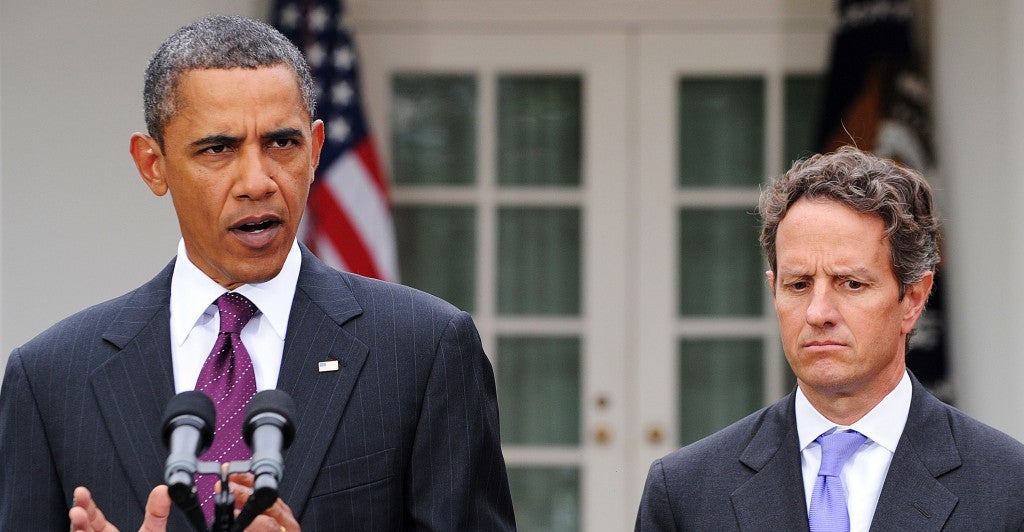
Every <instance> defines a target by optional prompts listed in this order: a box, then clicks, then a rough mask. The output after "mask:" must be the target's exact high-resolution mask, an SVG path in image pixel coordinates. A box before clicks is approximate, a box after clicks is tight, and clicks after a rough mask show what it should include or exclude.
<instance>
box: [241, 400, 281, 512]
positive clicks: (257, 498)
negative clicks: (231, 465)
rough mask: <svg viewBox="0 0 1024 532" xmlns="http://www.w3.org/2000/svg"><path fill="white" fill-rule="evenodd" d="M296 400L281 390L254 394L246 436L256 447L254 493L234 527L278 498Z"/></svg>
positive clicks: (250, 405) (253, 459)
mask: <svg viewBox="0 0 1024 532" xmlns="http://www.w3.org/2000/svg"><path fill="white" fill-rule="evenodd" d="M294 411H295V402H294V401H293V400H292V398H291V396H290V395H288V394H287V393H285V392H283V391H281V390H264V391H262V392H259V393H257V394H256V395H255V396H253V398H252V400H251V401H249V406H248V408H246V411H245V423H244V424H243V425H242V427H243V428H242V437H243V438H245V444H246V445H248V446H249V448H250V449H252V465H251V467H250V470H251V471H252V473H253V476H254V477H255V478H254V479H253V486H252V489H253V491H252V494H251V495H249V500H248V501H247V502H246V503H245V507H244V508H242V511H241V513H239V514H238V517H237V518H236V520H235V527H234V530H244V529H245V527H246V526H248V525H249V523H251V522H252V520H253V519H255V518H256V516H258V515H259V514H261V513H263V511H264V510H266V509H267V508H270V507H271V506H272V505H273V504H274V501H276V500H277V487H278V483H280V482H281V475H282V474H283V473H284V463H283V462H284V459H283V458H282V456H281V453H282V452H284V450H285V449H287V448H288V446H289V445H291V444H292V440H293V439H294V438H295V426H294V423H293V422H292V417H293V414H292V412H294Z"/></svg>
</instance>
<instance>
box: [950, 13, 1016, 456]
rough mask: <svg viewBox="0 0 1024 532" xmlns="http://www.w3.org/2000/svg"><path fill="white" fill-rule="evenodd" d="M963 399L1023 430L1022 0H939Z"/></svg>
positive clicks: (968, 406) (983, 414)
mask: <svg viewBox="0 0 1024 532" xmlns="http://www.w3.org/2000/svg"><path fill="white" fill-rule="evenodd" d="M934 13H935V27H934V29H933V31H934V33H933V39H934V40H933V44H934V46H935V48H934V50H935V57H934V60H935V63H934V75H935V90H936V100H937V105H936V111H937V115H936V119H937V122H938V137H937V144H938V152H939V154H940V157H941V161H940V163H941V165H942V169H943V170H942V171H943V177H944V179H943V182H944V183H946V187H947V188H948V190H947V191H946V192H947V193H946V194H945V195H944V199H946V200H947V204H946V206H945V208H944V209H943V210H944V212H945V213H946V217H945V222H946V236H947V243H946V250H945V254H946V257H947V259H948V271H949V274H950V277H949V281H950V284H949V287H950V304H949V307H950V318H951V322H952V325H953V327H952V330H951V340H952V342H951V348H952V353H953V354H954V357H953V364H954V365H953V375H954V386H955V387H956V393H957V397H958V405H959V406H960V407H961V408H962V409H963V410H966V411H967V412H969V413H971V414H973V415H975V416H976V417H979V418H981V419H982V420H983V421H987V422H989V423H990V424H992V425H995V426H996V427H998V428H1000V429H1003V430H1004V431H1006V432H1009V433H1010V434H1012V435H1013V436H1015V437H1017V438H1018V439H1024V415H1021V412H1024V394H1022V393H1021V392H1020V390H1021V382H1022V380H1024V379H1022V377H1024V347H1022V346H1024V281H1022V279H1024V276H1022V272H1024V231H1022V228H1024V213H1022V207H1021V206H1022V205H1024V201H1022V200H1024V108H1022V106H1021V101H1020V94H1021V92H1022V90H1024V49H1022V47H1021V42H1024V3H1021V2H1019V1H1018V0H991V1H987V2H962V1H960V0H939V1H938V2H936V5H935V11H934Z"/></svg>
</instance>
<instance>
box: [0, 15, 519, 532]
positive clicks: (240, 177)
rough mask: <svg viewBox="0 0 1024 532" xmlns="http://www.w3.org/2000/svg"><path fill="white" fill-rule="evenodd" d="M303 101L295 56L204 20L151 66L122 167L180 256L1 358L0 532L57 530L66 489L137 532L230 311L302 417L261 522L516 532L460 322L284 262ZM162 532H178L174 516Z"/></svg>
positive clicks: (266, 33) (491, 408)
mask: <svg viewBox="0 0 1024 532" xmlns="http://www.w3.org/2000/svg"><path fill="white" fill-rule="evenodd" d="M313 101H314V98H313V92H312V83H311V80H310V78H309V71H308V68H307V67H306V65H305V62H304V61H303V59H302V57H301V55H300V54H299V52H298V50H296V49H295V48H294V46H292V45H291V44H290V43H289V42H288V41H287V39H285V38H284V37H283V36H281V35H280V34H279V33H277V32H276V30H273V29H272V28H270V27H269V26H267V25H265V24H262V23H258V22H254V21H250V20H246V19H241V18H237V17H210V18H207V19H204V20H202V21H199V22H197V23H195V24H192V25H189V26H186V27H185V28H182V29H181V30H179V31H178V32H177V33H175V34H174V35H173V36H171V38H169V39H168V41H167V42H165V43H164V45H162V46H161V48H160V49H159V50H158V51H157V53H156V54H155V55H154V57H153V59H152V60H151V62H150V66H149V68H148V69H147V73H146V87H145V106H146V121H147V128H148V134H141V133H137V134H135V135H134V136H133V137H132V141H131V153H132V157H133V158H134V160H135V163H136V165H137V167H138V169H139V173H140V174H141V176H142V178H143V180H144V181H145V182H146V184H147V185H148V186H149V187H150V189H151V190H152V191H153V192H154V193H155V194H157V195H159V196H162V195H165V194H166V193H167V192H170V194H171V198H172V200H173V202H174V206H175V210H176V212H177V215H178V221H179V225H180V228H181V234H182V241H181V243H180V244H179V248H178V255H177V257H176V259H175V260H174V261H172V262H171V263H170V264H168V266H167V267H166V268H165V269H164V270H163V271H162V272H160V273H159V274H158V275H157V276H156V277H155V278H153V280H151V281H150V282H148V283H146V284H145V285H143V286H141V287H139V288H137V289H135V290H133V291H132V292H129V293H128V294H125V295H124V296H121V297H119V298H117V299H114V300H111V301H108V302H105V303H102V304H100V305H97V306H95V307H92V308H90V309H87V310H85V311H82V312H80V313H78V314H75V315H73V316H71V317H70V318H67V319H65V320H63V321H61V322H59V323H57V324H56V325H54V326H53V327H52V328H50V329H49V330H47V331H46V332H44V333H42V334H40V335H39V336H38V337H36V338H35V339H33V340H31V341H30V342H28V343H27V344H25V345H24V346H22V347H20V348H18V349H16V350H15V351H14V352H13V353H12V354H11V357H10V360H9V362H8V366H7V370H6V373H5V374H4V380H3V388H2V391H0V530H67V529H68V527H69V517H68V514H69V507H70V506H71V505H72V504H73V502H72V497H73V495H72V494H73V491H74V490H75V488H76V487H77V486H85V487H88V488H89V490H90V492H91V495H90V496H88V497H83V495H82V492H79V502H82V503H83V504H84V505H86V506H88V505H90V504H91V503H92V502H95V504H96V505H98V507H99V508H102V509H103V512H104V513H105V516H106V519H109V523H113V524H116V525H119V526H121V527H134V526H136V525H138V524H139V523H141V522H142V521H143V515H144V506H145V504H146V501H147V497H148V496H149V494H150V492H151V490H152V489H153V488H154V486H157V485H159V484H161V483H162V482H163V464H164V461H165V459H166V456H167V451H166V450H165V449H164V446H163V443H162V442H161V436H160V432H161V416H162V412H163V409H164V406H165V405H166V404H167V402H168V401H169V400H170V399H171V397H172V396H173V395H174V394H175V393H176V392H180V391H184V390H187V389H192V388H193V387H194V386H195V381H196V374H197V373H198V369H199V367H200V366H201V365H202V362H203V359H204V358H205V356H206V354H207V353H209V350H210V347H211V346H212V339H213V338H214V337H215V336H216V334H217V332H216V327H217V325H216V324H217V319H216V313H217V309H216V307H215V306H212V305H211V303H212V301H213V300H214V299H215V298H216V297H217V296H219V295H220V294H222V293H224V292H226V291H234V292H237V293H239V294H241V295H243V296H245V297H247V298H249V299H250V300H251V301H252V302H253V303H255V304H256V306H257V307H258V309H259V311H258V313H257V315H256V317H254V318H253V319H252V321H250V322H249V323H248V325H246V327H245V329H243V331H242V333H241V336H242V340H243V342H244V343H245V344H246V346H247V347H248V349H249V351H250V353H251V355H252V362H253V366H254V371H255V378H256V381H257V386H258V387H259V388H260V389H264V388H278V389H281V390H284V391H285V392H287V393H289V394H290V395H291V396H292V397H293V398H294V399H295V403H296V405H297V411H296V413H295V417H296V419H295V425H296V436H295V441H294V443H293V444H292V445H291V447H290V448H289V449H288V450H287V452H286V453H285V458H284V462H285V463H284V465H285V473H284V477H283V480H282V483H281V486H280V495H281V500H282V503H284V504H286V505H287V507H284V506H280V505H279V506H278V507H277V508H275V510H274V511H273V512H270V513H268V514H267V515H265V516H263V517H261V519H263V520H265V521H266V522H265V523H264V524H267V525H270V524H273V525H274V526H275V527H277V526H278V525H281V528H285V529H295V528H296V526H297V524H298V523H301V526H302V527H303V528H305V529H307V530H374V531H376V530H413V529H423V530H488V531H490V530H511V529H514V528H515V524H514V518H513V515H512V504H511V499H510V496H509V491H508V480H507V475H506V470H505V463H504V459H503V458H502V454H501V448H500V442H499V437H498V413H497V406H496V400H495V389H494V377H493V373H492V370H491V366H490V363H489V362H488V360H487V357H486V356H485V355H484V353H483V349H482V347H481V343H480V339H479V336H478V334H477V331H476V328H475V326H474V325H473V322H472V320H471V319H470V317H469V316H468V315H467V314H466V313H464V312H461V311H459V310H458V309H456V308H454V307H452V306H451V305H449V304H447V303H445V302H444V301H441V300H440V299H437V298H435V297H432V296H429V295H427V294H424V293H422V292H418V291H415V290H413V289H410V288H407V287H403V286H399V285H394V284H388V283H383V282H380V281H375V280H371V279H366V278H363V277H359V276H355V275H351V274H347V273H341V272H338V271H335V270H332V269H330V268H328V267H327V266H325V265H324V264H323V263H321V262H320V261H319V260H317V259H316V257H314V256H313V255H312V254H311V253H309V251H308V250H306V249H305V248H303V247H301V246H300V245H299V244H297V243H296V240H295V235H296V232H297V230H298V226H299V220H300V218H301V216H302V212H303V208H304V206H305V203H306V197H307V194H308V191H309V186H310V184H311V183H312V179H313V171H314V169H315V168H316V165H317V162H318V158H319V152H320V147H321V145H322V143H323V139H324V126H323V123H322V122H321V121H319V120H313V118H312V117H313V106H312V102H313ZM155 493H156V498H157V499H161V500H162V501H163V503H164V504H166V498H165V497H166V496H165V495H164V492H162V491H160V490H158V491H156V492H155ZM83 499H84V501H83ZM288 508H290V510H288ZM75 512H76V513H78V515H79V517H80V516H81V515H82V513H84V512H81V511H80V510H75ZM292 514H294V516H295V518H296V519H297V521H298V523H296V522H294V521H289V520H288V517H289V516H290V515H292ZM78 521H79V519H78V518H76V523H78ZM272 521H273V522H272ZM107 524H108V523H107V521H106V520H99V519H98V520H97V521H96V522H94V523H90V524H89V525H88V526H89V527H92V526H94V525H95V527H96V528H97V529H102V527H103V526H106V525H107ZM83 526H84V525H83ZM167 527H168V528H169V529H173V530H187V529H188V525H187V523H186V521H185V520H184V518H183V516H182V515H181V514H180V513H179V512H172V513H171V515H170V519H169V521H168V522H167Z"/></svg>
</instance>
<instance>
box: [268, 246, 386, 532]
mask: <svg viewBox="0 0 1024 532" xmlns="http://www.w3.org/2000/svg"><path fill="white" fill-rule="evenodd" d="M361 313H362V309H361V307H360V306H359V304H358V303H357V302H356V300H355V297H354V296H353V294H352V292H351V290H350V289H349V286H348V284H347V283H346V282H345V279H344V277H343V276H342V274H341V273H339V272H337V271H335V270H332V269H330V268H328V267H327V266H326V265H324V264H323V263H322V262H320V261H319V260H318V259H316V257H314V256H313V255H312V254H311V253H310V252H309V251H308V250H307V249H306V248H305V247H303V248H302V269H301V271H300V273H299V281H298V286H297V287H296V290H295V299H294V301H293V303H292V309H291V314H290V315H289V318H288V333H287V335H286V337H285V350H284V357H283V359H282V362H281V373H280V377H278V383H277V388H278V389H280V390H283V391H285V392H287V393H288V394H289V395H291V396H292V398H293V399H294V400H295V407H296V412H295V418H296V419H295V420H294V421H295V440H294V442H293V443H292V445H291V447H290V448H289V449H288V450H287V451H286V452H285V455H284V458H285V463H284V468H285V472H284V476H283V478H282V481H281V490H280V494H281V498H282V499H284V500H285V501H286V502H287V503H288V504H289V505H290V506H291V508H292V510H293V511H294V512H295V515H296V517H297V518H301V516H302V513H303V511H304V509H305V505H306V501H307V500H308V497H309V493H310V490H311V489H312V487H313V483H314V482H315V481H316V478H317V475H318V474H319V472H320V469H321V464H322V462H323V460H324V456H325V455H326V454H327V451H328V449H329V447H330V445H331V443H333V442H334V439H335V437H334V435H335V433H336V432H337V428H338V424H339V422H340V420H341V416H342V414H343V413H344V411H345V406H346V404H347V403H348V399H349V396H350V395H351V394H352V390H353V388H354V387H355V384H356V379H357V377H358V375H359V372H360V370H361V369H362V367H363V363H364V362H365V361H366V357H367V353H368V351H369V349H368V347H367V346H366V344H364V343H362V342H361V341H359V340H358V339H356V338H355V337H354V336H352V335H351V334H350V333H348V332H347V331H345V330H343V329H342V325H343V324H344V323H345V322H347V321H348V320H350V319H352V318H353V317H355V316H358V315H359V314H361ZM329 360H336V361H338V368H339V369H338V370H337V371H324V372H321V371H319V369H318V364H319V362H322V361H329Z"/></svg>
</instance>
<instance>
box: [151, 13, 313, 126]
mask: <svg viewBox="0 0 1024 532" xmlns="http://www.w3.org/2000/svg"><path fill="white" fill-rule="evenodd" d="M275 65H286V66H288V67H289V68H291V69H292V71H294V72H295V76H296V78H297V80H298V84H299V89H300V92H301V93H302V100H303V103H304V104H305V106H306V110H307V111H308V112H309V117H310V119H312V118H313V115H314V112H315V111H316V96H315V93H314V88H313V78H312V77H311V75H310V73H309V65H307V64H306V60H305V59H304V58H303V57H302V52H300V51H299V49H298V48H296V47H295V45H294V44H292V42H291V41H289V40H288V38H287V37H285V36H284V35H282V34H281V32H279V31H277V30H276V29H274V28H273V27H272V26H270V25H269V24H266V23H263V22H259V21H256V20H252V19H248V18H244V17H238V16H225V15H217V16H211V17H206V18H204V19H201V20H198V21H196V22H193V23H192V24H189V25H187V26H184V27H182V28H180V29H179V30H178V31H176V32H174V34H172V35H171V36H170V37H168V38H167V40H166V41H164V43H163V44H161V45H160V47H159V48H157V50H156V52H155V53H154V54H153V57H152V58H151V59H150V60H149V66H148V67H146V80H145V86H144V88H143V91H142V99H143V105H144V108H145V115H146V129H147V130H148V131H149V135H150V136H151V137H153V138H155V139H156V140H157V142H158V143H160V145H161V146H163V134H164V128H165V127H166V126H167V122H168V121H170V119H171V117H172V116H173V115H174V113H175V107H176V103H177V101H176V100H177V89H178V83H179V82H180V81H181V76H182V74H184V73H185V72H187V71H189V70H201V69H230V68H247V69H256V68H260V67H267V66H275Z"/></svg>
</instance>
